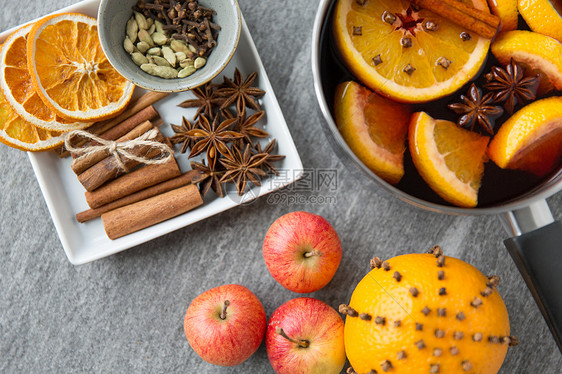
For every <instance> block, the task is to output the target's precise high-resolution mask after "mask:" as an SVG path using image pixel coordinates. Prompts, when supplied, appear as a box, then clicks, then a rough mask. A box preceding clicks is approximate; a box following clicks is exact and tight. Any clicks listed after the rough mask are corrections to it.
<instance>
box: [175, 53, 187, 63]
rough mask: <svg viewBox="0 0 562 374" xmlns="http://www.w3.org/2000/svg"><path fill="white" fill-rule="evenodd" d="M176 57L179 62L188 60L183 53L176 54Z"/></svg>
mask: <svg viewBox="0 0 562 374" xmlns="http://www.w3.org/2000/svg"><path fill="white" fill-rule="evenodd" d="M175 55H176V60H178V61H182V60H185V59H186V58H187V56H186V55H185V53H183V52H176V53H175Z"/></svg>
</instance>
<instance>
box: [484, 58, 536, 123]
mask: <svg viewBox="0 0 562 374" xmlns="http://www.w3.org/2000/svg"><path fill="white" fill-rule="evenodd" d="M486 80H487V81H488V82H487V83H486V84H485V85H484V87H485V88H487V89H488V90H490V91H493V92H494V102H496V103H502V102H505V103H504V108H505V110H506V111H507V112H508V113H509V114H513V110H514V109H515V105H516V104H517V103H519V104H524V103H525V102H527V101H531V100H535V98H536V93H537V88H538V84H539V77H538V75H536V76H528V77H527V76H525V71H524V70H523V68H522V67H521V65H519V64H517V63H515V62H514V61H513V59H511V62H510V63H509V65H507V66H506V67H505V69H502V68H500V67H498V66H494V67H492V71H491V72H490V73H488V74H486Z"/></svg>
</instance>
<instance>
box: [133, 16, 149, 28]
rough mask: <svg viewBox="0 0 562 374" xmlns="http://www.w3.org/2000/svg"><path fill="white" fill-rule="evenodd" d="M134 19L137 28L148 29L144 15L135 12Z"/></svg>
mask: <svg viewBox="0 0 562 374" xmlns="http://www.w3.org/2000/svg"><path fill="white" fill-rule="evenodd" d="M135 21H137V24H138V25H139V29H143V30H148V27H149V26H148V23H147V22H146V17H145V16H144V15H142V14H140V13H139V12H135Z"/></svg>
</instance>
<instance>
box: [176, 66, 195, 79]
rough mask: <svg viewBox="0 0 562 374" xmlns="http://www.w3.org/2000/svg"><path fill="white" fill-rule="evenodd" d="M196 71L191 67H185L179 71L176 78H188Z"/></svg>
mask: <svg viewBox="0 0 562 374" xmlns="http://www.w3.org/2000/svg"><path fill="white" fill-rule="evenodd" d="M196 71H197V69H195V68H194V67H193V66H187V67H185V68H183V69H181V70H180V71H179V73H178V78H185V77H189V76H190V75H191V74H193V73H195V72H196Z"/></svg>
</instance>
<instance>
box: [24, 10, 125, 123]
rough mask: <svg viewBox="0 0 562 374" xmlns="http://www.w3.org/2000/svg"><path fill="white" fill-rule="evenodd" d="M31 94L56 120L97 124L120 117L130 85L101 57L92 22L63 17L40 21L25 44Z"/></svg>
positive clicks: (81, 16)
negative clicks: (52, 112)
mask: <svg viewBox="0 0 562 374" xmlns="http://www.w3.org/2000/svg"><path fill="white" fill-rule="evenodd" d="M27 62H28V67H29V71H30V73H31V79H32V82H33V87H34V88H35V91H36V92H37V93H38V94H39V96H40V97H41V99H42V100H43V102H44V103H45V104H46V105H47V106H48V107H49V108H50V109H51V110H53V111H54V112H55V113H57V114H58V115H60V116H62V117H65V118H68V119H72V120H77V121H88V122H95V121H100V120H103V119H107V118H110V117H114V116H116V115H118V114H119V113H120V112H122V111H123V110H124V109H125V107H126V106H127V103H128V102H129V100H130V99H131V96H132V94H133V89H134V85H133V84H132V83H131V82H129V81H127V80H126V79H125V78H123V77H122V76H121V75H119V73H117V71H116V70H115V69H114V68H113V67H112V66H111V65H110V63H109V61H108V60H107V58H106V57H105V55H104V54H103V51H102V49H101V45H100V43H99V39H98V31H97V23H96V20H95V19H94V18H91V17H87V16H85V15H82V14H74V13H65V14H55V15H52V16H48V17H46V18H44V19H42V20H40V21H38V22H37V23H36V24H35V25H34V26H33V28H32V29H31V31H30V33H29V37H28V39H27Z"/></svg>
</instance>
